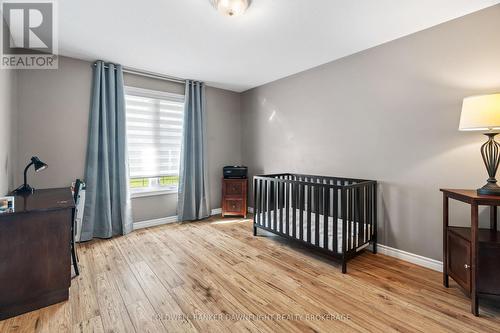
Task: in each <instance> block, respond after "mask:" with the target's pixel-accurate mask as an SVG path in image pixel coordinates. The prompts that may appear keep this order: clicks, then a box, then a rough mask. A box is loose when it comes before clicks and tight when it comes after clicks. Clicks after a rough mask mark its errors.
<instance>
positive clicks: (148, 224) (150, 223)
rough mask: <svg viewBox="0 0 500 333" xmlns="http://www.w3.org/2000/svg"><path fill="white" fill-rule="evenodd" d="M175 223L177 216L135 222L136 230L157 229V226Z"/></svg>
mask: <svg viewBox="0 0 500 333" xmlns="http://www.w3.org/2000/svg"><path fill="white" fill-rule="evenodd" d="M174 222H177V216H169V217H162V218H160V219H154V220H147V221H140V222H134V230H137V229H143V228H149V227H155V226H157V225H163V224H168V223H174Z"/></svg>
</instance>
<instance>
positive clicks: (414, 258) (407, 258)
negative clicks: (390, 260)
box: [377, 244, 443, 272]
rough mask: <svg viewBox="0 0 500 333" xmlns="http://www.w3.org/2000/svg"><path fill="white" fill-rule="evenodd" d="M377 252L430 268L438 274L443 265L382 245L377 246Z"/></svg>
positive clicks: (439, 262) (433, 260)
mask: <svg viewBox="0 0 500 333" xmlns="http://www.w3.org/2000/svg"><path fill="white" fill-rule="evenodd" d="M377 252H378V253H380V254H384V255H386V256H389V257H394V258H398V259H401V260H404V261H408V262H411V263H412V264H415V265H419V266H423V267H426V268H430V269H432V270H435V271H438V272H442V271H443V263H442V262H441V261H438V260H435V259H431V258H427V257H423V256H419V255H418V254H414V253H410V252H406V251H403V250H398V249H395V248H392V247H389V246H386V245H382V244H377Z"/></svg>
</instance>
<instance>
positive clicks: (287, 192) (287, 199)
mask: <svg viewBox="0 0 500 333" xmlns="http://www.w3.org/2000/svg"><path fill="white" fill-rule="evenodd" d="M286 179H287V180H289V176H286ZM290 186H291V185H290V184H289V183H285V210H286V212H285V214H286V234H287V235H290Z"/></svg>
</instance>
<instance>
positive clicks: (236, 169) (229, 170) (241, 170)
mask: <svg viewBox="0 0 500 333" xmlns="http://www.w3.org/2000/svg"><path fill="white" fill-rule="evenodd" d="M223 174H224V178H225V179H246V178H247V174H248V168H247V167H246V166H238V165H236V166H225V167H224V170H223Z"/></svg>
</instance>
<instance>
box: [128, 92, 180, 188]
mask: <svg viewBox="0 0 500 333" xmlns="http://www.w3.org/2000/svg"><path fill="white" fill-rule="evenodd" d="M125 101H126V112H127V140H128V159H129V172H130V184H129V186H130V189H131V192H132V195H133V196H141V195H149V194H153V193H152V192H155V193H165V192H176V191H177V187H178V183H179V162H180V152H181V143H182V129H183V127H182V123H183V114H184V96H182V95H176V94H170V93H165V92H160V91H152V90H146V89H139V88H132V87H126V88H125Z"/></svg>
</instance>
